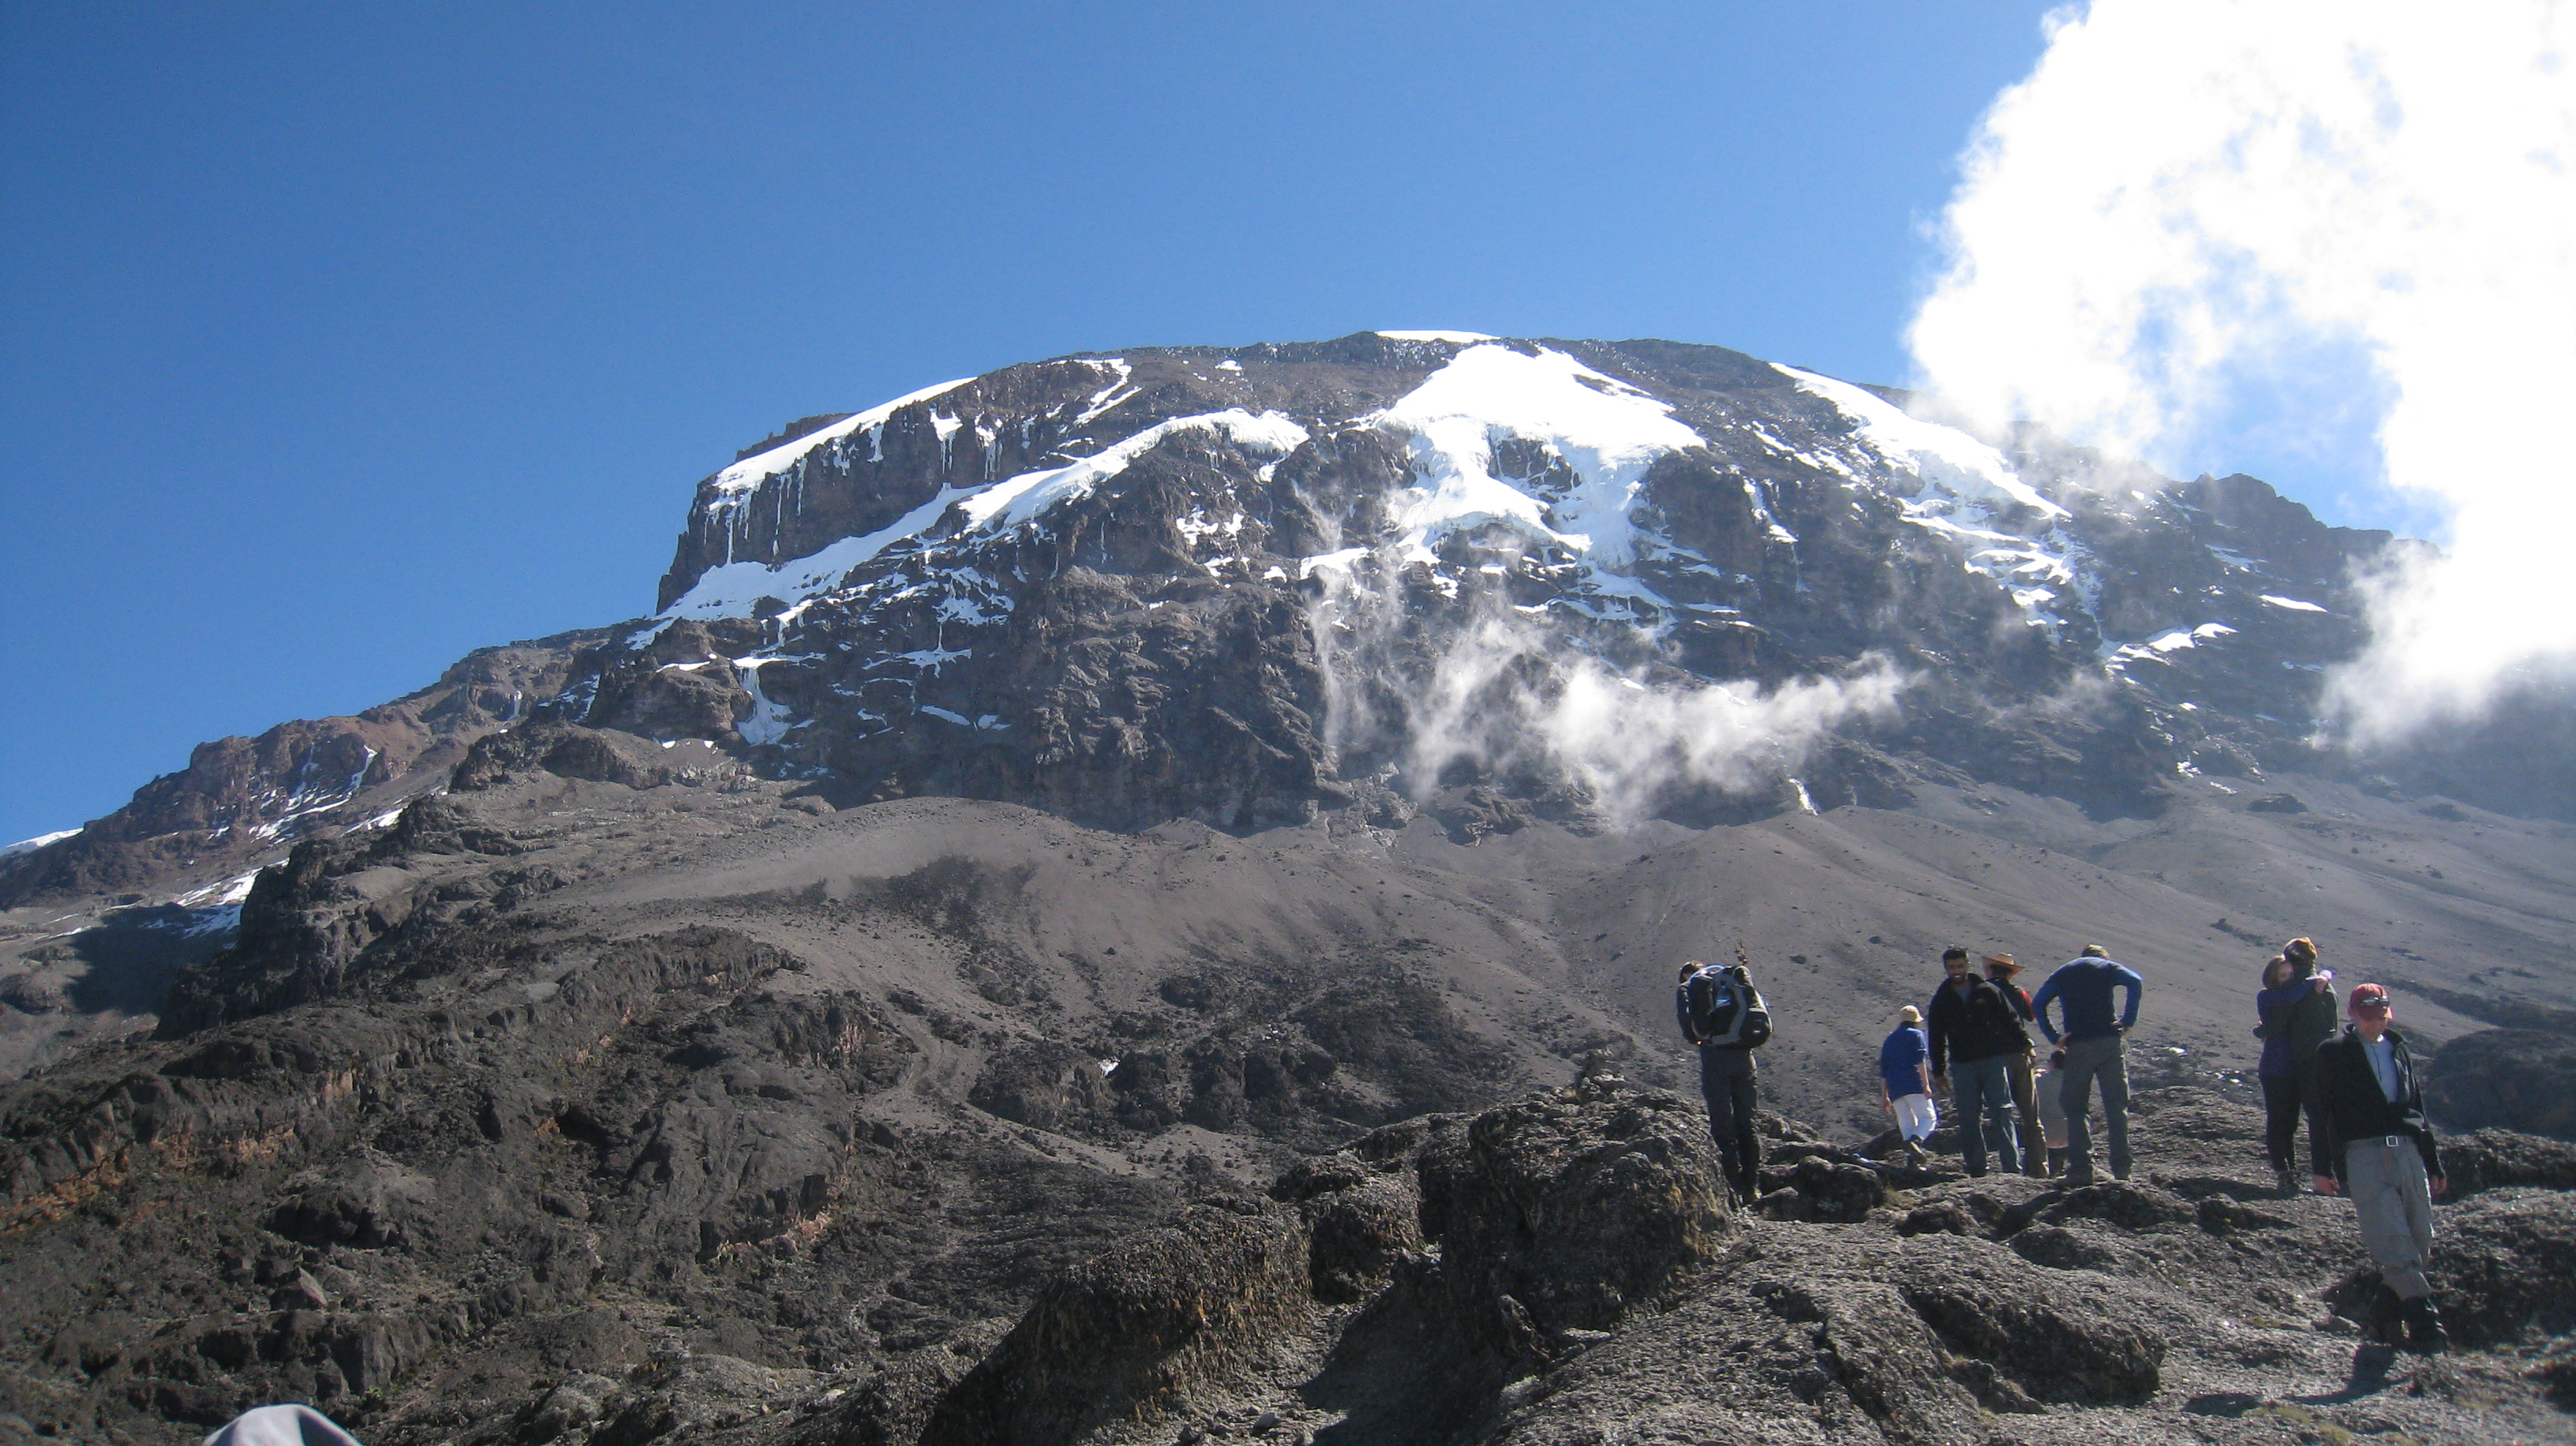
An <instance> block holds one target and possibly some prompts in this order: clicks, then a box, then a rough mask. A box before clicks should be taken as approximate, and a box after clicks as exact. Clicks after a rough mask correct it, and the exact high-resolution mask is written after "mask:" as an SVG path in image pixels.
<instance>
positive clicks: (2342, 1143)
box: [2316, 984, 2451, 1355]
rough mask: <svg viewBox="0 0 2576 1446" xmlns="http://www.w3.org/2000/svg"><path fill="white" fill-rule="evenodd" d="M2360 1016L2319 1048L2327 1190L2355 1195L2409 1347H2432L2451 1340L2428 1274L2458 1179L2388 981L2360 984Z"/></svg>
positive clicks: (2320, 1181)
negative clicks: (2394, 1022)
mask: <svg viewBox="0 0 2576 1446" xmlns="http://www.w3.org/2000/svg"><path fill="white" fill-rule="evenodd" d="M2346 1008H2347V1009H2348V1010H2349V1011H2350V1013H2351V1015H2352V1023H2351V1024H2350V1025H2349V1026H2348V1027H2346V1028H2345V1030H2344V1032H2343V1033H2342V1034H2341V1035H2340V1036H2338V1037H2337V1038H2334V1039H2331V1040H2328V1041H2326V1043H2324V1044H2322V1045H2320V1046H2318V1048H2317V1093H2318V1095H2319V1096H2320V1098H2321V1099H2322V1101H2323V1103H2324V1105H2325V1125H2326V1137H2327V1145H2328V1151H2327V1160H2328V1161H2329V1162H2330V1163H2331V1165H2332V1166H2333V1169H2334V1174H2333V1175H2332V1176H2331V1177H2329V1176H2326V1175H2322V1174H2320V1175H2318V1176H2317V1177H2316V1184H2317V1193H2318V1194H2320V1195H2332V1194H2336V1193H2338V1192H2339V1191H2340V1192H2341V1193H2343V1194H2347V1195H2349V1196H2351V1197H2352V1208H2353V1214H2354V1216H2355V1217H2356V1218H2357V1220H2358V1222H2359V1223H2360V1226H2361V1239H2362V1243H2363V1244H2364V1245H2367V1246H2368V1247H2370V1257H2371V1259H2373V1260H2375V1261H2377V1262H2378V1263H2379V1278H2380V1279H2381V1280H2383V1281H2386V1282H2387V1283H2388V1288H2389V1289H2390V1290H2391V1291H2394V1292H2395V1293H2396V1295H2397V1300H2398V1311H2399V1315H2400V1317H2401V1318H2402V1319H2403V1320H2404V1321H2405V1322H2406V1346H2407V1349H2409V1350H2414V1351H2421V1352H2423V1353H2424V1354H2426V1355H2432V1354H2434V1353H2436V1352H2439V1351H2440V1350H2442V1349H2443V1348H2444V1347H2445V1346H2448V1345H2449V1344H2450V1342H2451V1337H2450V1333H2449V1332H2448V1331H2445V1330H2444V1329H2443V1328H2442V1317H2441V1313H2440V1312H2439V1311H2437V1310H2436V1309H2434V1306H2433V1284H2432V1282H2431V1281H2428V1280H2426V1279H2425V1278H2424V1265H2425V1262H2426V1261H2427V1260H2429V1259H2431V1258H2432V1254H2433V1197H2434V1196H2436V1195H2440V1194H2442V1193H2443V1192H2444V1191H2446V1190H2448V1189H2449V1188H2450V1182H2449V1181H2448V1180H2445V1179H2444V1178H2443V1177H2442V1159H2441V1154H2440V1152H2439V1150H2438V1149H2437V1148H2436V1147H2435V1145H2434V1143H2433V1128H2432V1126H2430V1125H2428V1124H2426V1123H2425V1121H2424V1080H2423V1077H2422V1075H2421V1074H2419V1073H2418V1072H2417V1070H2416V1068H2415V1059H2414V1056H2413V1055H2411V1054H2409V1053H2407V1050H2406V1037H2405V1036H2404V1035H2402V1034H2399V1033H2398V1032H2397V1031H2396V1030H2394V1029H2391V1028H2389V1027H2388V1026H2389V1020H2390V1019H2391V1018H2393V1017H2394V1016H2395V1013H2396V1011H2395V1010H2394V1009H2393V1008H2391V1007H2390V1005H2389V1002H2388V986H2387V985H2385V984H2362V985H2356V986H2355V987H2354V988H2353V991H2352V997H2351V999H2350V1000H2349V1002H2348V1003H2347V1005H2346Z"/></svg>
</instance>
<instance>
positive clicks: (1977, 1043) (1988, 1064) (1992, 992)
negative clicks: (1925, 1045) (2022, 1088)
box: [1924, 948, 2030, 1180]
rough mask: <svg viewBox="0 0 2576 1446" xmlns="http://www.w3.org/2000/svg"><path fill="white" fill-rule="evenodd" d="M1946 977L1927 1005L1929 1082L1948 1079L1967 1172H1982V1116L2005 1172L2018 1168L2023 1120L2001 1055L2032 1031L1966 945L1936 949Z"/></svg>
mask: <svg viewBox="0 0 2576 1446" xmlns="http://www.w3.org/2000/svg"><path fill="white" fill-rule="evenodd" d="M1941 967H1942V968H1943V969H1946V970H1948V971H1949V976H1950V977H1949V978H1948V979H1947V980H1946V981H1945V982H1943V984H1942V985H1941V987H1940V988H1939V989H1937V990H1935V991H1933V994H1932V1007H1931V1008H1930V1009H1928V1010H1926V1011H1924V1013H1925V1017H1926V1018H1927V1019H1928V1020H1929V1022H1930V1025H1931V1029H1930V1033H1931V1036H1932V1041H1931V1042H1932V1082H1933V1084H1934V1085H1935V1086H1936V1087H1937V1086H1939V1085H1940V1084H1941V1083H1942V1082H1943V1081H1944V1080H1947V1081H1948V1082H1949V1086H1950V1104H1951V1108H1952V1109H1953V1110H1954V1111H1956V1113H1957V1115H1958V1121H1959V1154H1960V1157H1961V1159H1962V1161H1963V1163H1965V1164H1966V1165H1967V1167H1968V1178H1969V1179H1971V1180H1981V1179H1984V1178H1985V1174H1986V1124H1987V1122H1988V1121H1992V1122H1993V1125H1994V1128H1995V1131H1996V1139H1995V1153H1996V1156H1997V1158H1998V1159H1999V1160H2000V1161H2001V1162H2002V1164H2003V1167H2004V1170H2005V1172H2006V1173H2007V1174H2019V1173H2020V1172H2021V1151H2020V1148H2019V1145H2018V1141H2019V1139H2020V1135H2021V1120H2020V1117H2019V1116H2018V1115H2017V1114H2016V1113H2015V1111H2014V1108H2013V1095H2012V1075H2011V1072H2010V1071H2009V1069H2008V1068H2007V1066H2006V1064H2005V1061H2007V1060H2009V1059H2013V1058H2017V1057H2022V1056H2027V1055H2028V1054H2029V1053H2030V1035H2029V1034H2028V1033H2027V1032H2026V1031H2024V1030H2023V1028H2022V1026H2021V1016H2020V1015H2019V1014H2017V1013H2015V1012H2014V1010H2013V1006H2012V1001H2010V1000H2008V999H2006V998H2005V997H2004V992H2003V991H2002V990H2001V989H1998V988H1996V987H1995V985H1994V981H1992V980H1990V979H1981V978H1979V977H1977V973H1976V971H1975V970H1973V969H1971V968H1969V967H1968V951H1967V950H1965V949H1958V948H1953V949H1950V950H1947V951H1945V952H1944V953H1943V954H1942V955H1941Z"/></svg>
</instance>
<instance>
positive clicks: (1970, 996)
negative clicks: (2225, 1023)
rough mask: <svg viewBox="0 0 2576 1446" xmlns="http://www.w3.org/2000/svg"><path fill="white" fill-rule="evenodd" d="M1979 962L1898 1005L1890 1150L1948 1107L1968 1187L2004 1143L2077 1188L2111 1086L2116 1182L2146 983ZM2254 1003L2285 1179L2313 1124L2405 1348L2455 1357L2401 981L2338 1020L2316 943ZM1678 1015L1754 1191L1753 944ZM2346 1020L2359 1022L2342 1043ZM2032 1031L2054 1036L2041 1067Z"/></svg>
mask: <svg viewBox="0 0 2576 1446" xmlns="http://www.w3.org/2000/svg"><path fill="white" fill-rule="evenodd" d="M1980 963H1981V964H1982V972H1981V971H1980V968H1979V967H1978V965H1972V964H1971V963H1970V962H1969V958H1968V951H1967V950H1965V949H1962V948H1955V947H1954V948H1950V949H1946V950H1944V951H1942V955H1941V967H1942V970H1943V971H1944V974H1945V975H1946V977H1945V978H1944V979H1943V981H1942V983H1941V986H1940V987H1939V988H1938V989H1936V990H1934V991H1933V994H1932V998H1931V1001H1930V1002H1929V1003H1927V1004H1925V1005H1923V1006H1922V1007H1920V1008H1918V1007H1916V1006H1914V1005H1911V1004H1909V1005H1907V1006H1905V1007H1904V1008H1903V1009H1902V1010H1900V1011H1898V1022H1897V1025H1896V1028H1895V1029H1894V1030H1892V1031H1890V1032H1889V1034H1888V1036H1887V1038H1886V1040H1885V1041H1884V1042H1883V1043H1882V1044H1881V1045H1880V1046H1879V1053H1878V1076H1879V1104H1880V1107H1881V1108H1883V1109H1885V1110H1886V1111H1887V1112H1888V1113H1889V1114H1890V1115H1892V1116H1893V1117H1894V1120H1895V1126H1896V1134H1897V1139H1896V1142H1895V1144H1894V1146H1893V1148H1894V1149H1895V1150H1898V1151H1901V1152H1902V1153H1903V1154H1904V1155H1905V1156H1906V1157H1907V1159H1908V1160H1909V1161H1910V1162H1911V1163H1913V1164H1916V1165H1920V1164H1923V1163H1925V1162H1926V1161H1927V1160H1928V1158H1929V1150H1928V1146H1929V1144H1930V1142H1931V1139H1932V1136H1933V1134H1934V1132H1935V1131H1936V1130H1937V1129H1939V1127H1940V1119H1941V1111H1940V1101H1942V1100H1943V1099H1947V1100H1948V1101H1949V1102H1950V1104H1951V1107H1952V1109H1953V1111H1954V1112H1955V1113H1956V1115H1957V1117H1958V1129H1957V1131H1956V1134H1957V1141H1958V1149H1959V1155H1960V1162H1961V1164H1963V1165H1964V1166H1965V1167H1966V1169H1967V1173H1968V1175H1969V1177H1970V1178H1971V1179H1981V1178H1983V1177H1984V1176H1985V1174H1986V1166H1987V1151H1988V1147H1989V1138H1988V1137H1989V1136H1990V1135H1991V1137H1992V1140H1991V1144H1992V1148H1993V1153H1994V1161H1995V1164H1996V1165H1997V1166H1998V1167H1999V1168H2001V1169H2002V1170H2003V1171H2004V1172H2005V1173H2006V1174H2014V1173H2019V1174H2025V1175H2029V1176H2032V1177H2035V1178H2044V1179H2055V1180H2059V1181H2062V1182H2063V1184H2064V1186H2065V1187H2066V1188H2069V1189H2074V1188H2080V1187H2083V1186H2086V1185H2091V1184H2094V1183H2096V1182H2097V1176H2096V1174H2095V1171H2094V1158H2093V1133H2092V1110H2093V1100H2094V1098H2095V1096H2096V1094H2097V1093H2098V1095H2099V1096H2100V1099H2101V1103H2102V1116H2103V1126H2104V1131H2103V1132H2104V1134H2105V1136H2106V1140H2105V1144H2106V1147H2107V1148H2106V1152H2105V1153H2106V1155H2107V1157H2108V1158H2107V1161H2106V1163H2107V1164H2108V1165H2109V1167H2110V1172H2111V1177H2112V1178H2113V1179H2115V1180H2126V1179H2128V1178H2129V1171H2130V1167H2131V1165H2132V1164H2133V1163H2134V1160H2133V1157H2132V1155H2131V1153H2130V1149H2129V1068H2128V1060H2127V1056H2126V1052H2125V1049H2124V1044H2123V1041H2124V1040H2125V1038H2126V1036H2127V1035H2128V1033H2129V1032H2130V1031H2131V1030H2132V1029H2134V1028H2136V1027H2137V1023H2138V1004H2139V1000H2140V998H2141V996H2142V995H2143V994H2144V993H2145V987H2146V981H2145V980H2144V979H2143V978H2141V977H2140V976H2139V974H2138V971H2136V970H2134V969H2132V968H2130V967H2129V966H2127V965H2126V964H2122V963H2120V962H2119V961H2118V960H2116V959H2113V958H2111V957H2110V955H2109V953H2108V951H2106V950H2105V949H2104V948H2103V947H2102V946H2101V945H2099V944H2087V945H2085V946H2084V949H2083V952H2082V953H2081V954H2079V955H2078V956H2077V957H2076V958H2073V959H2070V960H2068V961H2067V962H2066V963H2064V964H2062V965H2060V966H2058V968H2057V969H2056V970H2055V971H2054V972H2052V973H2051V974H2050V975H2049V977H2048V979H2047V980H2046V981H2045V982H2044V983H2042V984H2041V985H2040V986H2039V992H2038V993H2036V994H2033V993H2030V992H2028V991H2026V990H2024V989H2023V988H2022V987H2021V986H2020V985H2018V984H2017V983H2015V982H2014V979H2015V976H2017V975H2019V974H2020V973H2021V972H2022V966H2021V965H2020V964H2018V963H2016V962H2014V960H2013V956H2012V955H2010V954H1988V955H1986V956H1985V957H1984V958H1983V960H1982V961H1980ZM2122 996H2125V998H2123V997H2122ZM2254 1002H2255V1012H2256V1018H2257V1023H2256V1025H2255V1029H2254V1033H2255V1036H2256V1037H2257V1038H2259V1039H2261V1040H2262V1041H2263V1055H2262V1060H2261V1062H2260V1064H2259V1065H2258V1066H2257V1071H2256V1072H2257V1075H2258V1076H2259V1077H2260V1079H2261V1081H2262V1085H2263V1103H2264V1113H2265V1128H2264V1149H2265V1153H2266V1156H2267V1158H2268V1160H2269V1162H2270V1164H2271V1167H2272V1172H2273V1182H2274V1184H2275V1186H2276V1188H2278V1189H2279V1190H2280V1191H2281V1192H2282V1193H2284V1194H2291V1193H2295V1192H2297V1191H2298V1190H2299V1189H2300V1176H2299V1171H2298V1170H2297V1168H2296V1162H2295V1159H2294V1154H2293V1146H2294V1144H2295V1142H2296V1137H2297V1134H2298V1128H2299V1121H2300V1118H2301V1117H2302V1115H2304V1116H2305V1118H2306V1120H2307V1125H2308V1170H2307V1175H2308V1180H2309V1182H2310V1183H2311V1184H2312V1185H2313V1186H2314V1188H2315V1190H2316V1192H2317V1193H2318V1194H2320V1195H2343V1196H2346V1197H2348V1198H2349V1199H2350V1200H2351V1201H2352V1204H2353V1210H2354V1212H2355V1215H2356V1217H2357V1219H2358V1221H2359V1223H2360V1228H2361V1236H2362V1241H2363V1243H2364V1244H2365V1245H2366V1246H2367V1247H2368V1248H2369V1250H2370V1254H2371V1257H2372V1259H2373V1260H2374V1261H2375V1262H2376V1263H2377V1264H2378V1266H2379V1272H2380V1278H2381V1280H2382V1281H2384V1282H2385V1283H2386V1285H2387V1287H2388V1290H2389V1291H2390V1292H2392V1293H2393V1294H2394V1296H2395V1298H2396V1302H2397V1312H2398V1318H2399V1319H2400V1320H2401V1321H2402V1322H2403V1323H2404V1326H2405V1333H2406V1344H2407V1346H2408V1348H2409V1349H2412V1350H2417V1351H2423V1352H2426V1353H2431V1352H2437V1351H2440V1350H2442V1349H2443V1348H2445V1347H2446V1346H2447V1345H2448V1344H2449V1340H2450V1337H2449V1335H2448V1333H2447V1332H2446V1331H2445V1330H2444V1328H2443V1325H2442V1319H2441V1315H2440V1313H2439V1312H2438V1311H2437V1310H2436V1309H2435V1307H2434V1303H2433V1290H2432V1285H2431V1283H2430V1282H2429V1281H2428V1280H2426V1278H2425V1275H2424V1267H2425V1263H2426V1261H2427V1260H2429V1259H2430V1257H2431V1254H2432V1248H2433V1199H2434V1197H2436V1196H2439V1195H2441V1194H2443V1193H2444V1192H2445V1190H2446V1189H2447V1188H2448V1182H2447V1181H2446V1180H2445V1179H2444V1178H2443V1175H2442V1167H2441V1157H2440V1153H2439V1151H2438V1149H2437V1147H2436V1145H2435V1143H2434V1139H2433V1131H2432V1128H2431V1126H2430V1125H2429V1124H2428V1123H2427V1122H2426V1120H2425V1117H2424V1087H2423V1079H2422V1076H2421V1074H2420V1073H2419V1071H2418V1070H2417V1068H2416V1066H2415V1061H2414V1058H2413V1056H2412V1055H2411V1054H2409V1053H2408V1051H2407V1048H2406V1040H2405V1037H2404V1036H2403V1035H2401V1034H2400V1033H2398V1032H2397V1031H2396V1030H2395V1029H2393V1028H2391V1027H2390V1023H2391V1020H2392V1019H2393V1018H2394V1014H2395V1010H2394V1007H2393V1005H2392V1003H2391V1000H2390V997H2389V991H2388V988H2387V986H2385V985H2381V984H2362V985H2357V986H2355V987H2354V989H2353V990H2352V992H2351V994H2350V995H2349V996H2348V997H2347V998H2346V999H2345V1001H2344V1004H2343V1008H2342V1010H2340V1011H2339V1010H2338V1008H2337V1006H2336V1000H2335V988H2334V971H2332V970H2330V969H2321V968H2319V967H2318V965H2317V946H2316V942H2315V941H2314V940H2312V939H2306V938H2299V939H2292V940H2291V941H2289V942H2288V943H2287V944H2285V945H2283V946H2282V948H2281V952H2280V953H2279V954H2276V955H2274V956H2273V957H2272V959H2271V961H2270V962H2269V963H2268V964H2266V965H2265V966H2264V970H2263V979H2262V988H2261V990H2260V991H2259V992H2258V993H2257V994H2256V995H2255V1000H2254ZM1673 1008H1674V1012H1675V1013H1676V1015H1678V1017H1679V1019H1680V1022H1681V1028H1682V1036H1683V1038H1684V1039H1686V1040H1687V1041H1689V1043H1690V1044H1691V1045H1692V1047H1694V1048H1695V1049H1696V1050H1697V1051H1698V1053H1699V1057H1700V1091H1701V1093H1702V1094H1703V1095H1704V1096H1705V1097H1706V1098H1707V1100H1708V1115H1709V1132H1710V1133H1711V1134H1712V1135H1713V1136H1714V1137H1715V1139H1716V1142H1717V1154H1718V1159H1719V1161H1720V1163H1721V1164H1722V1165H1723V1167H1724V1169H1725V1172H1726V1176H1727V1183H1728V1184H1729V1186H1730V1187H1731V1188H1732V1189H1733V1190H1734V1191H1735V1193H1736V1195H1737V1196H1738V1198H1740V1199H1748V1200H1749V1199H1751V1198H1752V1197H1753V1196H1754V1195H1756V1194H1757V1193H1759V1172H1760V1170H1761V1166H1762V1147H1761V1138H1760V1136H1759V1135H1758V1133H1757V1132H1756V1131H1755V1128H1754V1119H1753V1112H1754V1103H1755V1085H1754V1078H1755V1070H1754V1051H1755V1050H1756V1049H1758V1048H1759V1047H1760V1046H1761V1045H1762V1044H1764V1043H1765V1042H1767V1041H1768V1040H1769V1039H1770V1037H1771V1032H1772V1031H1771V1016H1770V1010H1769V1008H1768V1006H1767V1005H1766V1004H1765V1003H1764V1002H1763V999H1762V995H1761V991H1760V990H1759V989H1757V988H1756V987H1755V986H1754V983H1753V975H1752V966H1751V963H1750V962H1749V961H1748V960H1747V959H1746V957H1745V954H1744V951H1743V950H1741V949H1738V950H1737V951H1736V955H1735V962H1734V963H1732V964H1706V963H1703V962H1701V961H1699V960H1696V959H1694V960H1692V961H1690V962H1689V963H1686V964H1684V965H1683V966H1682V968H1681V977H1680V980H1679V982H1678V984H1677V985H1676V987H1675V989H1674V995H1673ZM2339 1013H2340V1014H2342V1015H2345V1016H2346V1017H2348V1020H2349V1022H2348V1023H2347V1024H2346V1025H2345V1027H2344V1028H2343V1030H2342V1032H2341V1033H2340V1034H2338V1033H2337V1031H2336V1021H2337V1018H2338V1015H2339ZM2052 1014H2054V1015H2055V1017H2054V1018H2052ZM2033 1025H2036V1026H2037V1027H2038V1029H2039V1031H2040V1033H2041V1034H2042V1035H2044V1036H2046V1037H2047V1040H2048V1043H2049V1045H2050V1051H2049V1054H2048V1057H2047V1059H2046V1062H2045V1063H2044V1064H2043V1063H2042V1061H2041V1060H2040V1057H2039V1050H2038V1046H2037V1045H2036V1044H2034V1043H2033V1041H2032V1040H2031V1037H2030V1029H2031V1027H2032V1026H2033Z"/></svg>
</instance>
